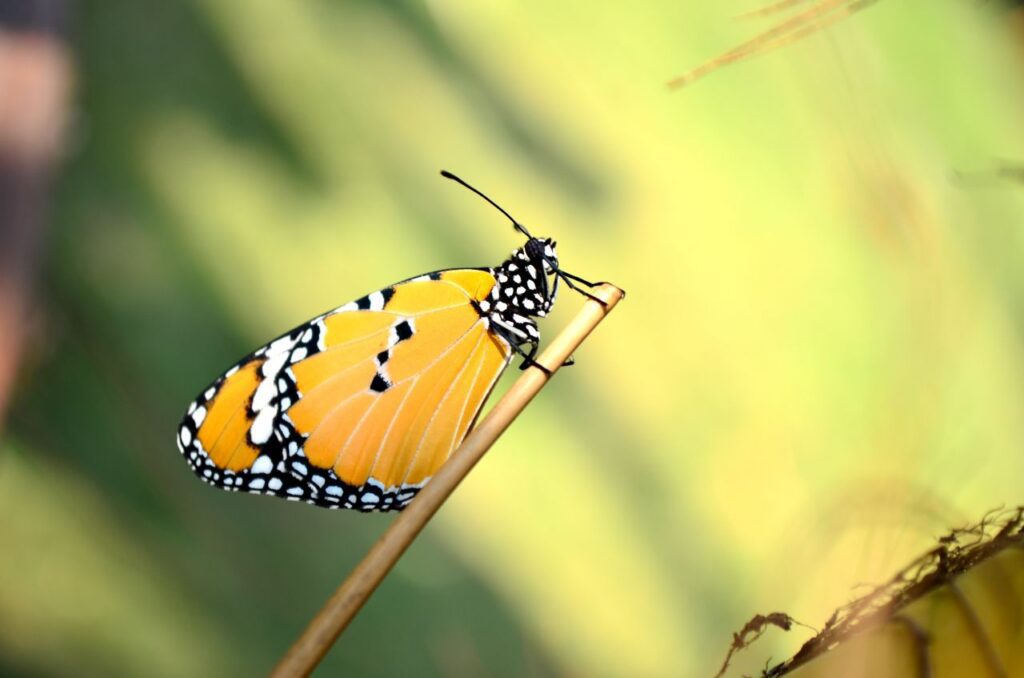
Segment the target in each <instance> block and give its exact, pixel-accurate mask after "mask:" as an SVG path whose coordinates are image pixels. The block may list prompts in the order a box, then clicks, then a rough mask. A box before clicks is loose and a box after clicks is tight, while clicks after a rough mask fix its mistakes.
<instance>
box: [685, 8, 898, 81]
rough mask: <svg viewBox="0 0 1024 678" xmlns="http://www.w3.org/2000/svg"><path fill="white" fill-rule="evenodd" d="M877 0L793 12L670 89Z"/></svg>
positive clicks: (780, 44)
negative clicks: (788, 16)
mask: <svg viewBox="0 0 1024 678" xmlns="http://www.w3.org/2000/svg"><path fill="white" fill-rule="evenodd" d="M807 1H808V0H783V1H782V2H777V3H775V4H772V5H769V6H767V7H764V8H762V9H760V10H755V11H753V12H748V13H746V14H743V15H741V18H750V17H760V16H768V15H771V14H775V13H778V12H782V11H784V10H786V9H791V8H792V7H794V6H796V5H799V4H802V3H804V2H807ZM876 2H878V0H819V1H818V2H816V3H815V4H814V5H812V6H811V7H808V8H807V9H805V10H802V11H800V12H797V13H796V14H794V15H793V16H791V17H790V18H788V19H786V20H784V21H782V22H781V23H779V24H776V25H775V26H773V27H772V28H769V29H768V30H766V31H763V32H761V33H759V34H757V35H756V36H754V37H753V38H751V39H750V40H747V41H746V42H744V43H742V44H740V45H739V46H738V47H735V48H733V49H731V50H729V51H727V52H723V53H722V54H719V55H718V56H716V57H715V58H713V59H710V60H709V61H705V62H704V63H703V64H701V65H700V66H697V67H696V68H694V69H693V70H691V71H689V72H687V73H684V74H683V75H680V76H678V77H676V78H673V79H672V80H669V81H668V86H669V88H671V89H678V88H680V87H683V86H685V85H689V84H690V83H692V82H694V81H696V80H699V79H700V78H703V77H704V76H706V75H708V74H710V73H712V72H714V71H717V70H718V69H720V68H722V67H723V66H728V65H729V64H733V63H736V62H738V61H743V60H745V59H749V58H751V57H754V56H757V55H759V54H764V53H765V52H768V51H770V50H773V49H777V48H779V47H783V46H785V45H788V44H790V43H794V42H797V41H798V40H802V39H803V38H806V37H808V36H810V35H813V34H814V33H817V32H818V31H820V30H822V29H824V28H827V27H828V26H831V25H832V24H834V23H836V22H837V21H840V20H842V19H845V18H847V17H848V16H850V15H851V14H854V13H856V12H859V11H861V10H863V9H866V8H867V7H869V6H871V5H873V4H875V3H876Z"/></svg>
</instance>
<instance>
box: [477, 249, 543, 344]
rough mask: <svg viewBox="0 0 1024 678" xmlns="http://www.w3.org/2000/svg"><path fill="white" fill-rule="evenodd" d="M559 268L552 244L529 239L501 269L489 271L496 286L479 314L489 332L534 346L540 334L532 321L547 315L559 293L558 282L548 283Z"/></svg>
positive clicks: (483, 303) (482, 303)
mask: <svg viewBox="0 0 1024 678" xmlns="http://www.w3.org/2000/svg"><path fill="white" fill-rule="evenodd" d="M557 267H558V256H557V255H556V254H555V243H554V242H553V241H552V240H551V239H550V238H544V239H540V238H531V239H530V240H529V241H527V243H526V244H525V245H524V246H523V247H520V248H519V249H517V250H514V251H513V252H512V255H511V256H510V257H509V258H508V259H506V260H505V261H504V262H503V263H502V264H501V265H500V266H497V267H494V268H490V269H488V270H489V271H490V273H491V275H493V276H494V280H495V284H494V287H493V288H492V289H491V292H490V294H489V295H488V296H487V298H486V299H484V300H483V301H481V302H480V303H479V311H480V314H481V315H482V316H484V317H485V318H487V319H488V321H489V322H490V324H491V326H492V328H493V329H494V330H495V331H497V332H499V333H500V334H502V335H503V336H505V338H506V339H508V340H509V341H510V342H512V343H514V344H516V345H519V344H524V343H536V342H537V341H539V340H540V332H539V331H538V329H537V323H536V322H535V321H534V320H533V318H535V317H543V316H546V315H547V314H548V311H550V310H551V307H552V306H553V305H554V303H555V296H556V294H557V293H558V279H557V277H556V278H555V279H554V282H550V281H549V280H548V279H549V278H550V277H551V276H552V275H553V274H554V271H555V270H556V269H557Z"/></svg>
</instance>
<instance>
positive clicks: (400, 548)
mask: <svg viewBox="0 0 1024 678" xmlns="http://www.w3.org/2000/svg"><path fill="white" fill-rule="evenodd" d="M591 293H592V294H593V295H594V296H596V297H599V298H600V299H602V300H604V302H605V304H601V303H599V302H597V301H594V300H587V302H586V303H585V304H584V305H583V308H582V309H581V310H580V312H579V313H578V314H577V315H576V317H575V318H573V319H572V320H571V321H570V322H569V324H568V325H567V326H566V328H565V329H564V330H563V331H562V333H561V334H559V335H558V336H557V337H555V338H554V340H552V342H551V343H550V345H549V346H548V347H547V349H546V350H545V351H544V352H543V353H542V354H541V355H540V357H539V358H537V362H538V363H540V364H541V365H543V366H544V367H546V368H547V369H548V370H550V372H551V373H554V372H555V371H557V370H558V368H559V367H561V366H562V364H564V363H565V361H566V360H568V359H569V357H570V356H571V355H572V354H573V352H574V351H575V350H576V349H577V348H578V347H579V346H580V344H582V343H583V340H584V339H586V338H587V336H588V335H589V334H590V333H591V331H593V329H594V328H595V327H597V325H598V324H599V323H600V322H601V321H602V320H603V319H604V318H605V316H606V315H608V313H609V312H610V311H611V310H612V309H613V308H614V307H615V305H616V304H617V303H618V302H619V301H620V300H621V299H622V290H620V289H618V288H616V287H614V286H612V285H609V284H607V283H603V284H601V285H599V286H597V287H595V288H594V289H593V290H591ZM550 378H551V377H550V375H549V374H545V373H544V372H543V371H542V370H540V369H537V368H535V367H531V368H529V369H527V370H526V371H525V372H524V373H523V376H521V377H520V378H519V379H518V380H517V381H516V383H515V384H513V385H512V387H511V388H510V389H509V390H508V393H506V394H505V396H504V397H502V399H501V400H499V401H498V404H497V405H495V406H494V409H492V410H491V411H490V413H489V414H488V415H487V416H486V417H485V418H484V419H483V421H481V422H480V423H479V424H478V425H477V426H476V428H474V429H473V430H472V431H471V432H470V434H469V435H468V436H466V439H465V440H464V441H463V442H462V445H460V446H459V448H458V449H457V450H455V452H453V453H452V456H451V457H450V458H449V459H448V461H447V462H445V464H444V465H443V466H442V467H441V468H440V469H439V470H438V472H437V473H436V474H435V475H434V477H433V478H432V479H431V480H430V482H429V483H427V484H426V486H425V487H424V488H423V489H422V490H420V492H419V494H417V495H416V498H415V499H413V500H412V502H410V504H409V506H408V507H406V509H405V510H404V511H402V512H401V513H400V514H399V515H398V517H397V518H395V520H394V522H392V523H391V525H390V526H389V527H388V529H387V531H386V532H384V535H383V536H382V537H381V538H380V539H379V540H378V541H377V543H376V544H374V545H373V547H372V548H371V549H370V551H369V552H368V553H367V554H366V556H365V557H364V558H363V560H362V562H360V563H359V564H358V565H357V566H356V567H355V569H354V570H352V572H351V574H349V576H348V578H347V579H345V581H344V582H342V584H341V586H339V587H338V589H337V590H336V591H335V592H334V594H333V595H332V596H331V597H330V598H329V599H328V600H327V602H326V603H325V604H324V606H323V608H322V609H321V610H320V612H319V613H317V615H316V616H315V617H313V619H312V621H310V623H309V626H307V627H306V630H305V631H303V632H302V635H301V636H299V639H298V640H296V641H295V644H293V645H292V647H291V648H290V649H289V650H288V652H287V654H285V656H284V657H283V658H282V659H281V661H280V663H278V665H277V666H276V667H275V668H274V671H273V673H272V674H271V676H273V677H274V678H292V677H293V676H307V675H309V674H310V673H311V672H312V671H313V669H314V668H316V665H317V664H319V663H320V660H321V659H323V657H324V655H325V654H327V651H328V650H329V649H330V648H331V645H333V644H334V641H335V640H337V639H338V636H339V635H341V632H342V631H344V630H345V627H347V626H348V624H349V622H351V621H352V618H353V617H355V615H356V613H357V612H359V609H360V608H361V607H362V606H363V604H364V603H365V602H366V601H367V599H368V598H369V597H370V595H371V594H372V593H373V591H374V590H375V589H376V588H377V586H378V585H379V584H380V583H381V581H383V579H384V577H385V576H387V574H388V572H390V571H391V568H392V567H394V565H395V563H396V562H397V561H398V559H399V557H401V555H402V554H403V553H404V552H405V550H406V549H407V548H408V547H409V545H410V544H411V543H412V540H413V539H415V538H416V535H418V534H419V533H420V531H421V530H422V529H423V527H424V526H425V525H426V524H427V522H428V521H429V520H430V518H431V517H432V516H433V515H434V513H436V512H437V510H438V509H439V508H440V507H441V505H442V504H443V503H444V502H445V500H446V499H447V498H448V496H449V495H450V494H451V493H452V492H453V491H454V490H455V487H456V486H457V485H458V484H459V483H460V482H461V481H462V479H463V478H465V477H466V474H467V473H469V471H470V470H471V469H472V468H473V466H475V465H476V463H477V462H478V461H480V458H481V457H483V455H484V454H485V453H486V452H487V450H488V449H490V447H491V445H493V444H494V441H496V440H497V439H498V436H500V435H501V434H502V433H504V432H505V429H507V428H508V426H509V424H511V423H512V420H514V419H515V418H516V417H517V416H518V415H519V413H520V412H522V411H523V408H525V407H526V406H527V405H528V404H529V402H530V401H531V400H532V399H533V397H534V396H535V395H537V393H538V392H539V391H540V389H541V388H543V387H544V385H545V384H546V383H547V382H548V380H549V379H550Z"/></svg>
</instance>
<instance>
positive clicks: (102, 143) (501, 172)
mask: <svg viewBox="0 0 1024 678" xmlns="http://www.w3.org/2000/svg"><path fill="white" fill-rule="evenodd" d="M758 4H759V3H758V2H749V1H747V0H730V1H729V2H721V3H695V2H685V1H680V0H674V1H661V2H643V3H628V4H625V5H621V4H618V3H609V4H607V5H602V4H600V3H591V2H579V1H571V2H558V3H548V2H541V1H539V0H527V1H525V2H503V1H498V0H485V1H483V2H480V1H477V2H469V1H468V0H461V1H459V0H429V1H427V2H420V1H419V0H396V1H394V2H388V3H376V2H366V1H365V0H363V1H358V0H357V1H355V2H334V1H330V0H303V1H302V2H270V1H269V0H266V1H264V0H256V1H244V0H192V1H187V2H166V1H165V0H138V1H133V2H101V1H100V0H90V1H85V2H81V3H79V4H77V5H76V6H75V17H74V22H73V30H72V42H73V45H74V48H75V50H76V58H77V59H78V69H79V73H78V78H79V79H78V86H77V98H76V104H75V107H74V110H73V124H72V126H71V130H70V135H69V139H68V149H67V157H66V160H65V163H64V168H63V171H62V175H61V178H60V182H59V186H58V190H57V193H56V196H55V204H54V206H53V210H52V216H53V220H52V221H53V224H52V229H53V230H52V234H51V235H52V237H51V239H50V247H49V252H48V260H47V265H46V270H45V273H44V280H43V281H42V282H43V284H42V291H41V294H40V300H39V305H38V312H37V313H36V315H35V317H34V318H33V321H34V322H35V323H36V324H37V325H38V326H37V327H36V329H35V334H34V339H33V341H32V346H31V349H30V351H29V353H28V355H27V357H26V360H25V364H24V365H23V375H24V376H23V378H22V380H21V383H20V386H19V389H18V390H17V391H16V393H15V401H14V405H13V407H12V410H11V411H10V412H9V413H8V421H7V427H6V432H5V437H4V439H3V441H2V442H0V450H2V452H0V537H2V540H3V555H2V556H0V674H5V675H43V676H57V675H71V674H73V675H94V676H107V675H146V676H196V675H210V676H214V675H217V676H223V675H237V676H247V675H258V674H260V673H263V672H265V671H266V670H268V669H269V668H270V667H271V666H272V665H273V663H274V662H275V660H276V659H277V658H278V657H279V656H280V654H281V653H282V652H283V651H284V650H285V649H286V647H287V646H288V644H289V643H290V642H291V641H292V640H293V639H294V637H295V636H296V635H297V633H298V632H299V631H300V630H301V629H302V628H303V626H304V625H305V623H306V621H307V620H308V618H309V617H310V616H311V615H312V614H313V612H315V611H316V610H317V609H318V608H319V605H320V604H321V603H322V602H323V600H324V599H325V598H326V596H327V595H328V594H329V592H330V591H332V590H333V588H334V586H336V585H337V584H338V583H339V582H340V581H341V579H342V578H343V577H344V575H345V574H346V573H347V572H348V570H349V569H350V568H351V567H352V566H353V565H354V564H355V563H356V562H357V561H358V559H359V558H360V557H361V556H362V554H363V553H364V552H365V551H366V549H367V548H368V547H369V546H370V544H372V542H373V541H374V540H375V538H376V537H377V536H378V535H379V534H380V532H381V531H382V529H383V528H384V527H385V526H386V525H387V523H388V521H389V520H390V519H391V516H387V515H385V516H380V515H362V514H348V513H343V512H342V513H339V512H328V511H324V510H322V509H317V508H313V507H307V506H300V505H295V504H290V503H287V502H284V501H279V500H273V499H269V498H264V497H256V496H248V495H233V494H228V493H225V492H219V491H215V490H213V489H211V488H209V487H207V486H206V485H204V484H203V483H201V482H199V481H198V480H197V479H195V478H194V477H193V476H192V474H191V472H190V471H189V469H188V467H187V465H186V464H185V463H184V462H183V461H182V460H181V458H180V457H179V454H178V452H177V450H176V448H175V443H174V434H175V429H176V426H177V422H178V419H179V417H180V415H181V412H182V411H183V409H184V407H185V406H186V405H187V403H188V402H189V400H190V399H191V398H192V397H193V396H194V395H195V393H196V392H198V390H199V389H201V388H202V387H204V386H205V385H206V384H207V383H208V382H209V380H210V379H212V378H213V377H215V376H216V375H218V374H219V373H220V372H221V371H223V370H224V369H225V368H226V367H228V366H229V365H230V364H231V363H232V362H233V361H234V360H236V359H237V358H238V357H240V356H241V355H242V354H244V353H246V352H248V351H249V350H251V349H253V348H254V347H255V346H258V345H259V344H261V343H263V342H264V341H266V340H268V339H270V338H272V337H273V336H276V335H277V334H278V333H280V332H281V331H283V330H285V329H287V328H290V327H292V326H294V325H296V324H297V323H299V322H301V321H304V320H305V319H307V318H309V317H311V316H313V315H315V314H317V313H319V312H321V311H324V310H326V309H328V308H332V307H334V306H337V305H340V304H342V303H344V302H345V301H348V300H350V299H353V298H355V297H357V296H359V295H362V294H364V293H366V292H369V291H371V290H374V289H378V288H380V287H382V286H384V285H386V284H389V283H391V282H394V281H396V280H400V279H403V278H406V277H409V276H411V275H416V274H419V273H421V272H425V271H430V270H435V269H440V268H448V267H455V266H486V265H491V264H494V263H497V262H499V261H500V260H502V259H503V258H504V257H505V256H506V255H507V253H508V251H509V250H511V249H512V248H513V247H516V246H518V245H519V244H520V240H519V238H518V237H517V236H516V234H515V233H514V232H513V231H512V229H511V228H510V227H509V226H508V224H507V222H505V221H504V220H503V219H502V218H501V216H500V215H498V214H497V213H495V212H494V211H493V210H491V209H490V208H489V207H488V206H486V205H485V204H484V203H483V202H482V201H480V200H478V199H477V198H475V197H473V196H472V195H470V194H469V193H467V192H466V191H464V190H462V189H459V188H458V187H456V186H455V185H453V184H451V183H450V182H446V181H444V180H442V179H441V178H440V177H439V176H438V174H437V173H438V170H439V169H441V168H447V169H450V170H452V171H455V172H457V173H460V174H462V175H463V176H464V177H465V178H466V179H468V180H470V181H471V182H474V183H476V184H477V185H478V186H480V187H481V188H482V189H483V190H485V191H487V192H489V193H490V194H491V195H492V197H494V198H495V199H497V200H498V201H499V202H500V203H502V204H503V205H504V206H506V207H507V208H508V209H509V210H510V211H511V212H512V213H513V214H515V215H516V216H517V217H518V218H519V219H520V220H522V221H523V222H524V223H526V224H527V225H528V226H529V227H530V228H531V229H532V230H533V231H534V232H535V233H537V234H539V235H548V236H552V237H554V238H556V239H557V240H558V241H559V250H560V255H561V259H562V262H563V264H564V265H565V266H566V268H567V269H568V270H570V271H573V272H575V273H577V274H580V275H583V276H586V277H592V278H595V279H607V280H611V281H614V282H616V283H617V284H619V285H621V286H622V287H624V288H625V289H626V290H628V292H629V297H628V298H627V300H626V301H625V303H623V304H622V305H621V306H620V307H619V308H618V309H617V310H616V312H615V313H614V314H613V315H612V316H611V317H610V318H609V320H608V322H607V323H606V324H605V325H603V326H602V327H601V328H600V330H599V331H598V332H597V333H596V334H595V335H594V336H593V337H592V338H591V340H590V341H589V342H588V343H587V344H586V345H585V347H584V348H583V350H581V351H580V352H579V353H578V354H577V362H578V364H577V366H576V367H574V368H573V369H571V370H568V371H565V372H563V373H561V374H559V376H558V378H557V379H556V380H555V382H554V383H553V384H551V386H550V388H548V389H547V390H546V391H545V392H544V393H543V394H542V395H541V396H540V397H539V398H538V399H537V400H536V401H535V403H534V404H533V406H531V407H530V408H529V409H528V410H527V411H526V413H525V414H524V415H523V416H522V417H521V418H520V419H519V420H518V421H517V422H516V423H515V425H514V426H513V428H512V429H511V430H510V431H509V433H508V434H507V435H506V436H505V437H504V438H503V439H502V440H501V441H500V442H499V444H498V445H497V446H496V447H495V448H494V449H493V450H492V453H491V454H490V455H489V457H488V458H487V459H486V460H485V461H484V462H483V463H482V464H481V465H480V466H479V467H478V468H477V469H476V470H475V471H474V473H473V474H472V475H471V476H470V478H469V479H468V480H467V482H466V483H465V484H464V485H463V486H462V487H461V488H460V489H459V491H458V492H457V493H456V495H455V496H454V498H453V499H452V500H451V501H450V502H449V504H448V505H446V507H445V508H444V509H443V510H442V511H441V513H440V514H439V515H438V517H437V519H436V521H435V522H434V523H433V524H432V525H431V526H430V527H429V528H428V530H427V531H426V532H425V534H424V535H423V536H422V538H421V539H420V540H419V541H418V542H417V543H416V544H415V545H414V547H413V548H412V549H411V551H410V552H409V553H408V554H407V556H406V557H405V558H404V559H403V560H402V561H401V563H400V564H399V565H398V567H397V568H396V570H395V571H394V572H393V574H392V575H391V576H390V577H389V578H388V579H387V580H386V581H385V583H384V585H383V586H382V587H381V589H380V590H379V591H378V593H377V594H376V596H375V597H374V598H373V599H372V600H371V601H370V603H369V604H368V606H367V607H366V608H365V610H364V611H363V612H362V614H361V615H360V616H359V617H358V618H357V619H356V621H355V622H354V623H353V625H352V626H351V628H350V629H349V631H348V632H347V633H346V635H345V636H344V637H343V639H342V640H341V642H340V643H339V644H338V645H337V646H336V648H335V649H334V650H333V651H332V652H331V653H330V655H329V656H328V657H327V658H326V660H325V662H324V664H323V668H322V669H321V674H322V675H352V676H395V675H417V676H420V675H422V676H478V675H496V676H520V675H528V676H545V675H572V676H577V675H578V676H592V675H593V676H600V675H610V676H623V675H634V676H640V675H643V676H688V675H711V674H713V673H714V671H715V670H717V668H718V665H719V664H720V662H721V658H722V656H723V654H724V652H725V650H726V648H727V646H728V644H729V642H730V640H731V634H732V632H733V631H734V630H736V629H738V628H739V627H740V626H742V624H743V623H744V622H745V621H746V620H747V619H748V618H749V617H750V616H751V615H752V614H754V613H755V612H770V611H773V610H785V611H786V612H788V613H790V614H792V615H793V616H794V617H796V618H797V619H800V620H802V621H806V622H808V623H810V624H815V625H820V624H821V623H822V622H823V621H824V619H825V618H826V617H827V616H828V614H829V612H830V611H831V610H832V609H833V608H834V607H835V606H836V605H839V604H842V603H844V602H846V601H847V600H849V599H850V598H851V597H852V596H853V595H854V594H856V593H858V592H862V591H863V589H862V588H858V587H859V586H860V585H862V584H863V583H864V582H871V581H878V580H880V579H883V578H887V577H888V576H889V575H890V574H891V573H892V571H894V569H895V568H896V567H897V566H898V565H900V564H902V563H903V562H904V561H905V560H907V559H908V558H909V557H910V556H912V555H914V554H916V553H917V552H919V551H921V550H923V549H925V548H927V547H928V545H929V544H930V543H931V542H932V540H933V538H934V537H935V536H936V535H938V534H939V533H941V532H943V531H944V530H945V528H947V527H950V526H952V525H956V524H962V523H964V522H967V521H970V520H973V519H976V518H978V517H980V515H981V514H982V513H984V512H985V511H986V510H988V509H989V508H992V507H994V506H996V505H999V504H1015V503H1020V501H1021V500H1022V499H1024V497H1022V479H1024V455H1022V454H1021V440H1022V434H1024V388H1022V387H1021V378H1022V376H1024V267H1022V264H1024V235H1022V233H1024V190H1022V188H1021V187H1020V186H1014V185H1012V184H1009V183H1007V182H1001V181H999V180H996V179H991V180H982V181H971V182H964V181H957V180H956V179H955V178H954V177H955V173H956V172H957V171H968V172H972V171H978V170H985V169H988V168H991V167H992V166H993V163H994V162H995V161H996V160H997V159H999V158H1006V159H1010V160H1019V161H1024V133H1022V125H1021V121H1022V120H1024V77H1022V70H1024V40H1022V38H1021V34H1016V35H1015V34H1014V33H1013V32H1012V30H1011V28H1010V25H1009V22H1008V21H1007V15H1006V13H1005V10H1004V9H1003V8H1001V7H999V6H996V5H991V4H989V5H983V4H980V3H972V2H957V1H953V0H950V1H948V2H935V1H934V0H905V1H904V2H886V3H880V4H878V5H877V6H875V7H872V8H871V9H870V10H869V11H865V12H863V13H860V14H857V15H856V16H854V17H852V18H851V19H849V20H847V21H844V22H842V23H840V24H838V25H837V26H835V27H833V28H830V29H829V30H828V31H827V32H823V33H821V34H819V35H817V36H815V37H812V38H811V39H809V40H806V41H804V42H801V43H799V44H797V45H792V46H789V47H786V48H785V49H782V50H779V51H775V52H772V53H770V54H767V55H764V56H761V57H758V58H757V59H755V60H753V61H750V62H748V63H744V64H741V65H737V66H735V67H731V68H729V69H726V70H723V71H720V72H718V73H716V74H714V75H712V76H710V77H709V78H707V79H706V80H702V81H700V82H698V83H696V84H695V85H693V86H692V87H689V88H685V89H683V90H681V91H677V92H673V93H670V92H668V91H667V90H666V89H665V87H664V82H665V81H666V80H667V79H669V78H670V77H672V76H674V75H677V74H679V73H680V72H683V71H686V70H688V69H689V68H691V67H693V66H695V65H697V64H698V63H699V62H701V61H703V60H705V59H707V58H710V57H712V56H714V55H715V54H717V53H719V52H721V51H723V50H725V49H728V48H730V47H732V46H733V45H735V44H737V43H738V42H740V41H742V40H744V39H746V38H747V37H750V36H751V35H752V34H753V33H755V32H757V31H758V30H760V29H763V28H765V27H767V24H765V23H763V22H759V21H735V20H733V17H734V15H736V14H738V13H740V12H743V11H745V10H749V9H752V8H756V7H757V6H758ZM579 305H580V300H579V298H578V297H575V296H574V295H571V294H566V295H564V296H562V297H561V298H560V303H559V308H558V309H557V312H556V313H555V314H554V317H553V318H552V319H551V320H548V321H545V323H544V325H543V326H542V331H545V332H546V336H548V337H551V336H553V334H554V333H555V332H556V331H557V329H558V328H559V327H560V325H561V324H562V323H563V322H564V321H565V320H566V319H567V318H568V317H569V316H570V315H571V314H572V313H573V312H574V311H575V310H576V309H577V308H578V306H579ZM515 376H516V374H510V375H507V376H506V378H505V383H506V384H507V383H508V382H509V380H510V379H512V378H514V377H515ZM805 638H806V634H801V633H800V632H798V631H794V632H793V633H792V634H790V635H789V636H782V635H781V634H776V635H771V634H769V636H768V637H766V638H765V639H764V643H763V644H762V645H759V646H758V648H757V650H756V651H754V652H753V653H751V654H750V656H748V657H745V658H741V659H740V660H738V662H737V663H736V664H735V665H736V666H737V668H738V670H739V671H743V670H745V671H747V672H754V671H757V670H759V669H760V667H762V666H763V665H764V663H765V661H766V659H767V657H768V656H769V655H771V656H773V657H774V658H776V659H781V658H783V657H784V656H785V655H786V654H787V653H791V652H792V651H794V650H795V649H796V648H797V647H799V645H800V643H801V642H802V641H803V640H804V639H805Z"/></svg>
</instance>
